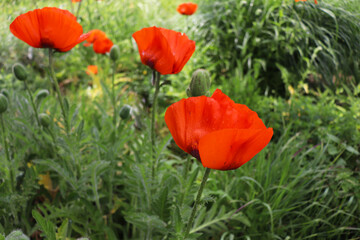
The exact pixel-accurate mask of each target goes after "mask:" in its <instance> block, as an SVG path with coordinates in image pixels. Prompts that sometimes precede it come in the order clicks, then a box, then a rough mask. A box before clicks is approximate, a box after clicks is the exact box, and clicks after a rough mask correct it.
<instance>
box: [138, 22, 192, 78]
mask: <svg viewBox="0 0 360 240" xmlns="http://www.w3.org/2000/svg"><path fill="white" fill-rule="evenodd" d="M132 36H133V38H134V39H135V41H136V43H137V46H138V49H139V53H140V58H141V62H142V63H143V64H145V65H147V66H149V67H150V68H152V69H155V70H156V71H158V72H159V73H161V74H163V75H165V74H176V73H179V72H180V71H181V70H182V69H183V67H184V66H185V64H186V63H187V61H189V59H190V57H191V56H192V54H193V53H194V51H195V42H194V41H192V40H189V38H188V37H187V36H186V35H185V34H183V33H180V32H175V31H173V30H168V29H165V28H158V27H149V28H143V29H141V30H140V31H137V32H135V33H134V34H133V35H132Z"/></svg>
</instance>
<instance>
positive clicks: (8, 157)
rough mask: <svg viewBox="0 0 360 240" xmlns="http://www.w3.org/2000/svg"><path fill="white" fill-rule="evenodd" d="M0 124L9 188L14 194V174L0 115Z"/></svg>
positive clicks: (2, 119)
mask: <svg viewBox="0 0 360 240" xmlns="http://www.w3.org/2000/svg"><path fill="white" fill-rule="evenodd" d="M0 122H1V131H2V135H3V142H4V148H5V155H6V159H7V160H8V164H9V171H10V188H11V192H15V186H14V172H13V167H12V164H11V159H10V154H9V146H8V144H7V141H6V130H5V124H4V118H3V115H2V114H0Z"/></svg>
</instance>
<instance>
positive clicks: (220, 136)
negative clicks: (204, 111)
mask: <svg viewBox="0 0 360 240" xmlns="http://www.w3.org/2000/svg"><path fill="white" fill-rule="evenodd" d="M272 135H273V130H272V129H271V128H269V129H266V128H265V129H224V130H219V131H215V132H211V133H209V134H207V135H205V136H204V137H202V138H201V139H200V142H199V154H200V156H201V163H202V164H203V166H204V167H207V168H211V169H218V170H231V169H236V168H238V167H240V166H241V165H243V164H245V163H246V162H248V161H249V160H250V159H252V158H253V157H254V156H255V155H256V154H257V153H259V152H260V151H261V150H262V149H263V148H264V147H266V145H268V143H269V142H270V139H271V137H272Z"/></svg>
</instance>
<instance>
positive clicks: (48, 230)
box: [32, 210, 56, 240]
mask: <svg viewBox="0 0 360 240" xmlns="http://www.w3.org/2000/svg"><path fill="white" fill-rule="evenodd" d="M32 216H33V217H34V218H35V220H36V222H37V224H39V226H40V229H41V230H42V231H43V232H44V233H45V235H46V237H47V238H48V239H49V240H56V237H55V226H54V224H53V223H52V222H50V221H48V220H45V218H43V216H41V214H40V213H39V212H38V211H36V210H33V211H32Z"/></svg>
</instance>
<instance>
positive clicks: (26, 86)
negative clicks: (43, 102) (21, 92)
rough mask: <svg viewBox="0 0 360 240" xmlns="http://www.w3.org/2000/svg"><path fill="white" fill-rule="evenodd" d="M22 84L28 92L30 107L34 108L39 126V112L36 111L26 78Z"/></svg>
mask: <svg viewBox="0 0 360 240" xmlns="http://www.w3.org/2000/svg"><path fill="white" fill-rule="evenodd" d="M24 85H25V88H26V91H27V92H28V94H29V97H30V102H31V106H32V108H33V110H34V113H35V118H36V122H37V124H38V126H39V127H40V126H41V125H40V120H39V114H38V111H37V107H36V106H35V102H34V98H33V95H32V93H31V91H30V89H29V86H28V84H27V82H26V80H25V81H24Z"/></svg>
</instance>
